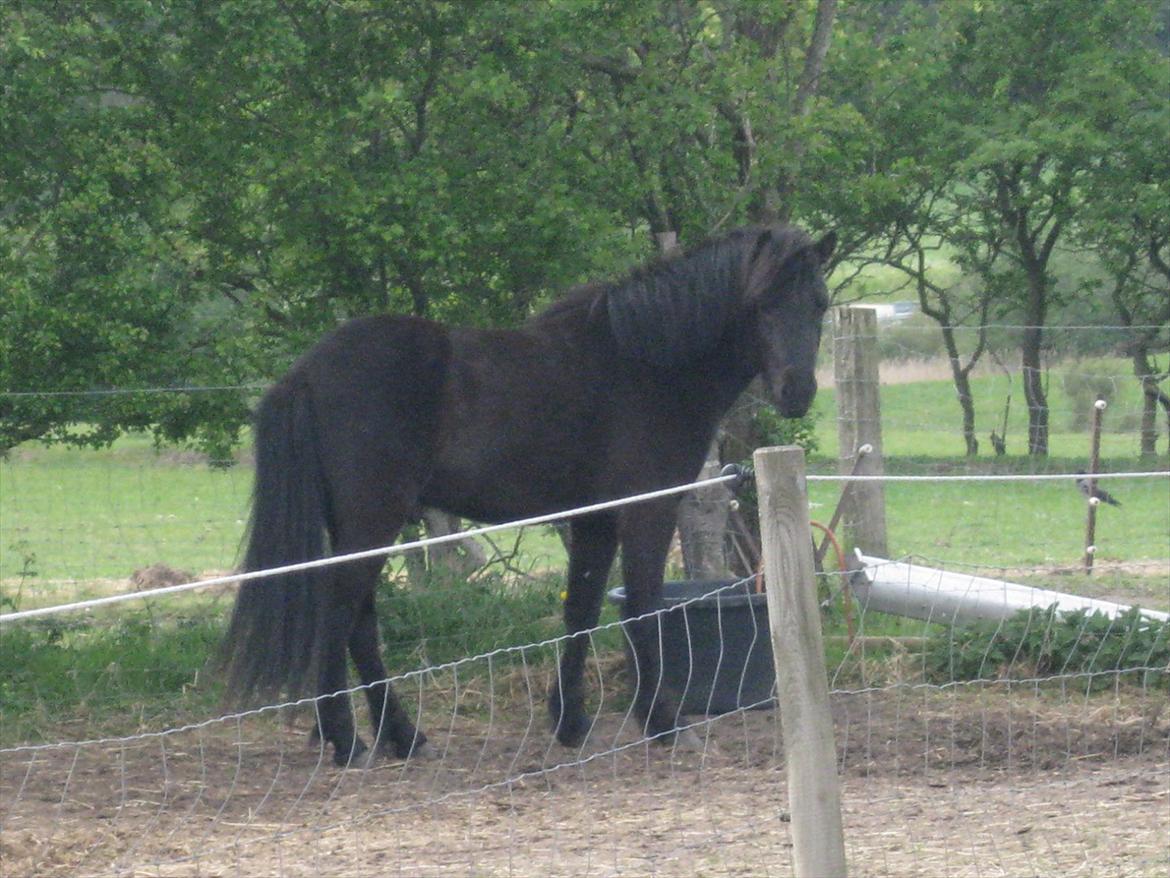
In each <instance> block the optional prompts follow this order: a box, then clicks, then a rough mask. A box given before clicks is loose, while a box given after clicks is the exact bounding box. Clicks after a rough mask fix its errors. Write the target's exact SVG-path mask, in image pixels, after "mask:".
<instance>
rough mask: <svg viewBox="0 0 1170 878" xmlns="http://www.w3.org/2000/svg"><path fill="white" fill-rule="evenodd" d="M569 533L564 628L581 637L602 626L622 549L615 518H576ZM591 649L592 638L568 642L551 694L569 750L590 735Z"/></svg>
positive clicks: (551, 705) (558, 729) (553, 710)
mask: <svg viewBox="0 0 1170 878" xmlns="http://www.w3.org/2000/svg"><path fill="white" fill-rule="evenodd" d="M570 532H571V534H572V539H571V543H570V545H571V551H570V555H569V576H568V580H569V583H568V588H567V592H568V594H567V595H566V597H565V630H566V631H567V632H568V633H569V634H576V633H577V632H579V631H585V630H587V629H589V628H593V627H594V626H596V625H597V619H598V616H599V615H600V613H601V598H602V595H603V594H604V592H605V581H606V578H607V577H608V575H609V568H610V566H611V565H612V564H613V556H614V553H615V552H616V550H617V526H616V521H615V519H614V517H613V516H612V515H592V516H588V517H585V518H578V519H574V521H573V522H572V523H571V525H570ZM588 649H589V639H588V637H574V638H572V639H571V640H569V641H568V642H566V643H565V651H564V653H563V654H562V656H561V665H560V671H559V673H558V674H557V679H556V680H555V681H554V682H553V686H552V691H550V692H549V696H548V710H549V714H550V716H551V717H552V722H553V730H554V731H555V732H556V736H557V740H558V741H560V742H561V743H562V744H564V745H565V746H573V745H575V744H579V743H581V741H583V740H584V738H585V735H586V734H588V732H589V718H588V717H587V716H586V715H585V691H584V672H585V656H586V653H587V651H588Z"/></svg>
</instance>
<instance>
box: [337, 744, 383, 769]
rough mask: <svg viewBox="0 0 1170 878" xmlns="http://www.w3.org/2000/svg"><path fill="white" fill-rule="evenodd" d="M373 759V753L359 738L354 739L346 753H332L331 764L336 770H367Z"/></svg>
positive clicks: (340, 751) (342, 751)
mask: <svg viewBox="0 0 1170 878" xmlns="http://www.w3.org/2000/svg"><path fill="white" fill-rule="evenodd" d="M373 758H374V751H372V750H370V748H369V747H367V746H366V742H365V741H363V740H362V739H361V738H356V739H355V740H354V742H353V746H352V747H350V748H349V750H348V751H345V750H338V749H334V751H333V764H334V765H336V766H337V767H338V768H368V767H369V765H370V762H371V761H372V760H373Z"/></svg>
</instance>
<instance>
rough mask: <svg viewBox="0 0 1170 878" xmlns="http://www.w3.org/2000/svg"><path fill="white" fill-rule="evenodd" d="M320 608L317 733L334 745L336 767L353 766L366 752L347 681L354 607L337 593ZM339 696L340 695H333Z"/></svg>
mask: <svg viewBox="0 0 1170 878" xmlns="http://www.w3.org/2000/svg"><path fill="white" fill-rule="evenodd" d="M332 597H333V599H332V600H330V601H327V602H326V606H325V607H323V608H322V612H323V614H324V618H323V619H322V620H321V654H320V667H319V671H318V677H317V691H318V692H319V693H321V695H320V697H318V699H317V702H316V710H317V730H318V732H319V734H320V736H321V737H322V738H324V739H325V740H326V741H328V742H329V743H331V744H332V745H333V761H334V763H336V764H337V765H341V766H346V765H350V764H353V763H354V761H355V760H357V759H359V758H360V757H361V756H362V754H363V753H365V752H366V750H367V749H368V748H367V747H366V744H365V742H364V741H363V740H362V739H361V738H360V737H358V734H357V730H356V729H355V728H354V724H353V709H352V706H351V703H350V699H349V694H348V693H346V692H345V691H344V690H345V689H346V688H347V685H348V683H347V679H346V676H347V675H346V669H347V663H346V656H345V647H346V641H347V640H348V639H349V635H350V632H351V631H352V630H353V624H354V620H355V611H356V607H355V606H354V603H353V602H352V601H350V600H348V599H346V597H345V596H344V595H342V594H340V593H335V594H334V595H332ZM333 693H340V694H333Z"/></svg>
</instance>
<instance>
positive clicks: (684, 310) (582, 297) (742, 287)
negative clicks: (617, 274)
mask: <svg viewBox="0 0 1170 878" xmlns="http://www.w3.org/2000/svg"><path fill="white" fill-rule="evenodd" d="M810 243H811V240H810V239H809V237H808V236H807V235H806V234H805V233H804V232H803V231H801V230H800V229H797V228H795V227H793V226H788V225H773V226H766V227H765V226H750V227H747V228H741V229H736V230H734V231H732V232H730V233H728V234H726V235H723V236H721V237H718V238H712V239H710V240H707V241H705V242H704V243H702V244H699V245H698V246H696V247H694V248H692V249H690V250H688V251H687V252H685V253H682V254H678V255H672V256H665V257H662V258H660V259H657V260H655V261H653V262H651V263H650V264H648V265H646V266H643V267H641V268H637V269H634V270H633V271H631V272H630V273H629V274H628V275H626V276H625V277H624V278H622V279H620V280H617V281H613V282H609V283H593V284H585V285H583V286H580V287H576V288H574V289H573V290H571V291H570V292H569V293H568V294H567V295H566V296H564V297H563V298H562V299H560V300H559V301H557V302H555V303H554V304H553V305H551V306H550V307H549V308H547V309H546V310H545V311H544V312H542V313H541V314H540V315H538V316H537V317H536V318H535V319H536V320H537V321H540V322H544V321H547V320H556V319H558V318H563V317H566V316H568V315H569V314H572V313H580V312H584V313H585V314H586V315H587V317H594V318H596V317H601V316H602V315H604V318H608V322H609V329H610V331H611V333H612V335H613V338H614V340H615V341H616V342H617V345H618V348H619V349H620V350H621V351H622V353H624V354H625V355H626V356H629V357H631V358H633V359H636V360H641V361H643V362H646V363H649V364H651V365H654V366H658V367H662V368H675V367H678V366H681V365H683V364H685V363H687V362H689V361H692V360H694V359H696V358H697V357H699V356H701V355H703V354H705V353H707V352H709V351H710V350H711V349H712V348H713V347H714V346H715V345H716V344H717V343H718V342H719V341H720V339H721V338H722V337H723V335H724V333H725V331H726V330H727V328H728V325H729V324H730V322H731V321H732V320H733V319H734V317H735V316H736V315H737V314H738V313H739V312H740V310H741V308H742V306H743V305H744V304H745V303H746V302H747V301H749V300H751V299H752V298H754V297H755V296H756V295H758V294H759V293H760V292H762V291H761V290H754V289H749V281H750V279H751V278H756V279H760V278H764V277H766V278H770V279H771V280H772V281H774V279H775V270H776V269H778V268H779V266H780V264H781V263H783V261H784V260H785V259H786V258H787V257H788V256H789V255H790V254H792V253H794V252H795V251H796V250H799V249H801V248H803V247H806V246H808V245H809V244H810ZM765 259H766V260H768V261H769V265H768V266H765V267H766V268H767V269H769V270H767V271H763V272H760V271H751V268H752V266H753V265H754V263H755V262H756V261H757V260H765Z"/></svg>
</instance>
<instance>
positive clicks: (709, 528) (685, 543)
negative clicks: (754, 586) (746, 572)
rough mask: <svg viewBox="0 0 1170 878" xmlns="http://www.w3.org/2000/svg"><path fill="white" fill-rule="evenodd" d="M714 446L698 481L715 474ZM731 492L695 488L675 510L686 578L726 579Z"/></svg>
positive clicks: (714, 487) (717, 465)
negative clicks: (726, 551) (676, 510)
mask: <svg viewBox="0 0 1170 878" xmlns="http://www.w3.org/2000/svg"><path fill="white" fill-rule="evenodd" d="M719 470H720V463H719V449H718V444H717V443H716V444H712V446H711V452H710V454H709V455H708V460H707V462H706V463H705V464H703V469H702V470H701V471H700V473H699V478H700V479H712V478H714V477H715V476H717V475H719ZM730 501H731V492H730V491H728V490H727V488H726V486H724V485H711V486H709V487H706V488H699V489H698V490H695V491H691V492H690V493H689V494H686V495H684V496H683V499H682V502H681V503H680V504H679V509H678V541H679V546H680V547H681V548H682V556H683V568H684V569H685V570H686V575H687V579H706V580H712V579H722V578H724V577H725V576H727V573H728V567H727V557H726V555H725V554H724V546H725V544H726V542H727V517H728V513H729V512H730V511H731V506H730Z"/></svg>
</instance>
